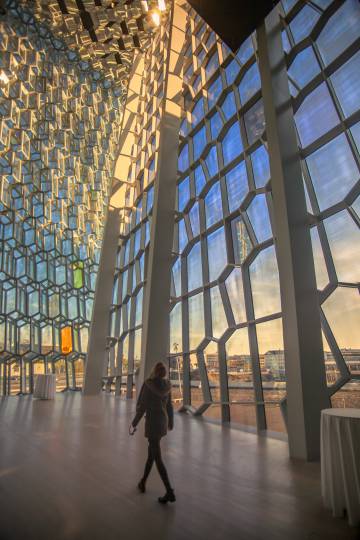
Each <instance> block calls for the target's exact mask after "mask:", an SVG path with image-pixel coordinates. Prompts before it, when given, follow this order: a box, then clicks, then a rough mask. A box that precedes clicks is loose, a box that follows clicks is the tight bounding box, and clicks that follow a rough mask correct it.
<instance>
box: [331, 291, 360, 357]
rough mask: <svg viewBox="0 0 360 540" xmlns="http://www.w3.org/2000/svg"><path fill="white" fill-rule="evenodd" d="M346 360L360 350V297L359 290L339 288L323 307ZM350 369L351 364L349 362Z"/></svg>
mask: <svg viewBox="0 0 360 540" xmlns="http://www.w3.org/2000/svg"><path fill="white" fill-rule="evenodd" d="M322 308H323V311H324V313H325V317H326V318H327V321H328V323H329V325H330V328H331V330H332V332H333V334H334V336H335V339H336V341H337V344H338V346H339V348H340V349H341V351H342V353H343V355H344V358H345V360H347V361H348V362H349V360H351V358H350V357H351V354H349V353H351V351H353V352H354V350H355V349H360V332H359V328H360V297H359V290H358V289H357V288H348V287H338V288H337V289H336V290H335V291H334V292H333V293H332V294H331V295H330V296H329V298H327V299H326V300H325V302H324V303H323V305H322ZM349 367H350V362H349Z"/></svg>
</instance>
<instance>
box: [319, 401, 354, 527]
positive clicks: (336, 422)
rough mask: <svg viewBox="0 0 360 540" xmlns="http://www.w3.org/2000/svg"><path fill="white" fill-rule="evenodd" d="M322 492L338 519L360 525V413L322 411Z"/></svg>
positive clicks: (336, 410)
mask: <svg viewBox="0 0 360 540" xmlns="http://www.w3.org/2000/svg"><path fill="white" fill-rule="evenodd" d="M321 492H322V496H323V500H324V503H325V506H326V507H327V508H330V509H331V510H332V512H333V515H334V517H342V516H343V515H344V510H346V512H347V516H348V520H349V524H350V525H352V526H356V525H360V409H325V410H323V411H321Z"/></svg>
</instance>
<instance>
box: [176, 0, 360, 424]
mask: <svg viewBox="0 0 360 540" xmlns="http://www.w3.org/2000/svg"><path fill="white" fill-rule="evenodd" d="M276 9H279V10H280V13H281V16H282V21H283V33H282V37H283V46H284V50H285V54H286V63H287V70H288V77H289V89H290V94H291V99H292V103H293V109H294V118H295V124H296V130H297V134H298V141H299V151H300V155H301V158H302V168H303V177H304V187H305V191H306V200H307V207H308V212H309V228H310V232H311V238H312V244H313V254H314V261H315V269H316V279H317V285H318V290H319V305H320V310H321V322H322V328H323V343H324V362H325V369H326V377H327V383H328V386H329V392H330V394H332V395H333V397H332V400H333V404H334V405H335V406H348V407H354V406H355V407H358V406H360V392H359V390H360V381H359V379H360V370H359V368H360V342H359V332H358V328H359V322H360V306H359V275H358V267H359V265H358V264H357V260H358V251H359V239H360V238H359V236H360V235H359V225H360V184H359V177H360V173H359V170H360V159H359V154H360V99H359V94H360V91H359V87H360V85H359V82H360V80H359V77H360V43H359V31H358V30H359V27H360V5H359V3H358V2H357V1H356V0H345V1H341V2H335V1H334V2H332V1H331V0H315V1H314V2H312V3H311V4H309V3H306V2H304V1H296V0H291V1H289V0H283V1H282V2H281V3H279V4H278V6H277V8H276ZM183 52H184V59H185V63H184V87H183V100H184V111H185V112H184V119H183V123H182V128H181V133H180V146H179V167H178V168H179V173H178V174H179V176H178V203H177V208H176V210H177V218H176V234H175V239H174V264H173V268H172V272H173V288H172V291H171V319H170V324H171V335H173V333H174V332H173V326H174V324H176V328H177V334H176V335H177V341H176V342H173V341H172V339H170V345H169V352H170V362H171V363H172V364H171V365H172V373H173V379H174V384H175V385H176V380H177V379H178V376H179V375H178V373H177V372H176V365H177V364H176V362H174V359H176V361H177V362H180V359H181V370H182V372H183V373H184V381H189V382H188V384H189V385H190V388H189V390H188V392H187V393H186V395H189V396H190V397H191V406H192V407H193V409H194V410H195V411H196V410H197V411H203V410H204V409H206V407H208V408H207V410H206V412H205V413H204V414H205V415H208V416H212V417H216V418H219V417H220V415H221V408H220V407H219V404H222V405H223V406H224V405H225V406H227V404H229V406H230V418H231V420H232V421H235V422H240V423H242V424H246V425H253V426H254V425H256V423H257V418H258V417H259V410H260V409H261V408H262V407H263V408H264V410H265V414H266V423H267V428H268V429H270V430H276V431H283V430H284V429H285V426H284V422H283V419H282V416H281V414H280V407H279V405H280V404H281V402H282V400H284V399H285V398H286V384H285V361H284V350H283V340H282V324H281V304H280V294H279V276H278V269H277V262H276V249H275V247H276V246H274V241H273V230H272V205H271V178H270V165H269V156H268V152H267V141H266V126H265V121H264V113H263V106H262V99H261V83H260V75H259V69H258V65H257V60H256V36H255V35H254V36H250V37H249V39H247V40H246V41H245V43H243V45H242V46H241V47H240V49H239V50H238V51H237V52H236V54H232V53H231V52H230V51H229V50H228V49H227V47H226V46H225V45H224V43H222V42H221V40H219V38H218V37H217V36H216V35H215V34H214V33H213V32H212V31H211V29H210V28H209V27H208V26H207V25H206V24H205V23H204V22H203V21H202V20H201V18H200V17H199V16H198V15H196V14H195V13H194V12H193V11H189V15H188V26H187V40H186V45H185V47H184V51H183ZM175 312H176V314H177V316H176V320H175V317H173V315H172V314H173V313H175ZM180 314H181V315H180ZM181 340H182V341H181ZM182 390H183V391H184V390H186V388H184V386H183V388H182ZM256 413H257V414H256Z"/></svg>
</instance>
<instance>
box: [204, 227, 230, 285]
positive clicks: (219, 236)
mask: <svg viewBox="0 0 360 540" xmlns="http://www.w3.org/2000/svg"><path fill="white" fill-rule="evenodd" d="M207 248H208V261H209V279H210V281H214V280H215V279H217V278H218V277H219V275H220V273H221V272H222V270H224V268H225V266H226V264H227V252H226V240H225V231H224V228H223V227H221V228H220V229H217V230H216V231H215V232H213V233H212V234H209V236H208V237H207Z"/></svg>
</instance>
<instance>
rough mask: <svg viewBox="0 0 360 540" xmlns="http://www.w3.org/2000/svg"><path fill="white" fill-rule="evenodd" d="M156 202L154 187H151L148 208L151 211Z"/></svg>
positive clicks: (148, 193)
mask: <svg viewBox="0 0 360 540" xmlns="http://www.w3.org/2000/svg"><path fill="white" fill-rule="evenodd" d="M153 203H154V188H153V187H151V188H150V189H149V190H148V192H147V201H146V210H147V212H150V210H151V209H152V206H153Z"/></svg>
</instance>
